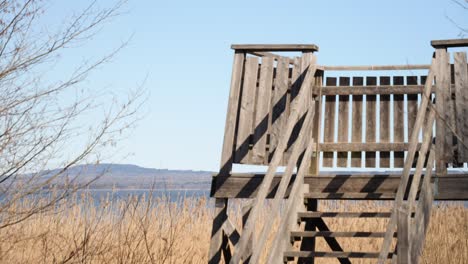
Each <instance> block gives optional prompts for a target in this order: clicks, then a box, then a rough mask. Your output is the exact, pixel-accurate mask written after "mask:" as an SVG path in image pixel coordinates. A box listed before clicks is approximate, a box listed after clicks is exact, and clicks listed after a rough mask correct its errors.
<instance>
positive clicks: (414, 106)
mask: <svg viewBox="0 0 468 264" xmlns="http://www.w3.org/2000/svg"><path fill="white" fill-rule="evenodd" d="M406 84H407V85H418V76H407V77H406ZM406 98H407V102H408V105H407V110H408V135H411V132H412V131H413V127H414V122H416V115H417V114H418V95H417V94H408V95H407V96H406Z"/></svg>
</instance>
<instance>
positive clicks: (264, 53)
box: [247, 51, 294, 64]
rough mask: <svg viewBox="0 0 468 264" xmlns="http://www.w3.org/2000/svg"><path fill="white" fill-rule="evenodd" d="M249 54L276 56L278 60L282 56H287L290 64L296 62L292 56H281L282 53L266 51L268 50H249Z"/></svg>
mask: <svg viewBox="0 0 468 264" xmlns="http://www.w3.org/2000/svg"><path fill="white" fill-rule="evenodd" d="M247 53H249V54H252V55H254V56H258V57H272V58H274V59H275V60H278V59H280V58H287V59H288V61H289V64H294V59H292V58H289V57H284V56H281V55H278V54H274V53H271V52H266V51H249V52H247Z"/></svg>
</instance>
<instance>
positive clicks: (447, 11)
mask: <svg viewBox="0 0 468 264" xmlns="http://www.w3.org/2000/svg"><path fill="white" fill-rule="evenodd" d="M461 1H463V0H461ZM55 2H56V3H53V4H51V9H50V10H51V13H52V14H54V13H57V14H66V11H68V10H71V9H74V8H80V7H81V5H82V3H79V4H77V3H73V4H72V3H71V2H70V1H55ZM73 2H81V1H73ZM83 2H85V1H83ZM104 3H106V4H107V1H104ZM75 5H76V6H75ZM78 5H80V6H78ZM124 11H126V12H125V13H124V14H123V15H121V16H120V17H117V18H116V19H114V20H113V21H112V23H108V24H106V25H105V26H104V27H103V29H102V31H101V32H100V33H99V35H98V36H96V37H95V38H94V39H93V40H92V41H91V42H90V43H89V44H88V45H86V46H85V47H80V48H77V49H76V50H73V52H72V53H70V54H69V56H70V58H65V59H66V61H68V63H70V65H72V64H73V63H75V62H76V60H77V59H83V58H87V57H89V58H93V57H98V56H99V55H102V54H104V53H106V52H108V51H110V50H112V47H116V46H118V44H119V43H120V42H121V41H123V40H125V39H126V38H127V37H128V36H130V35H132V34H133V38H132V39H131V42H130V44H129V45H128V46H127V47H126V48H125V49H124V50H123V51H122V52H121V53H120V54H119V55H118V56H117V57H116V58H115V59H114V60H113V61H112V63H110V64H108V65H106V66H105V67H103V68H101V69H99V70H98V71H97V72H96V73H95V74H93V75H91V76H90V79H89V81H88V82H87V83H86V84H87V85H91V86H93V87H92V89H96V91H98V90H100V89H101V87H105V89H107V90H109V89H110V90H113V89H115V90H116V91H117V90H124V89H126V88H129V87H134V86H136V85H137V84H138V83H140V82H141V80H142V79H144V78H145V76H146V75H148V78H147V81H146V84H145V86H146V88H147V89H148V90H149V91H150V97H149V100H148V101H147V105H146V106H145V109H144V110H145V113H146V114H145V117H144V119H143V120H142V121H141V122H140V123H139V126H138V127H137V128H136V130H135V131H134V132H133V133H132V134H131V135H130V137H128V138H127V139H125V140H124V141H122V142H120V143H119V145H120V147H121V151H122V155H121V156H123V155H124V154H126V153H133V155H131V156H129V157H127V158H126V159H122V158H119V155H118V156H115V157H114V158H113V160H111V162H119V163H132V164H137V165H140V166H145V167H153V168H161V167H162V168H170V169H196V170H217V168H218V166H219V159H220V152H221V147H222V146H221V145H222V138H223V130H224V120H225V114H226V106H227V97H228V92H229V82H230V74H231V66H232V54H233V52H232V50H230V45H231V44H232V43H306V44H307V43H313V44H316V45H318V46H319V47H320V51H319V52H318V61H319V63H320V64H326V65H365V64H373V65H379V64H405V63H416V64H427V63H430V58H431V54H432V51H433V50H432V47H431V46H430V45H429V42H430V40H432V39H445V38H456V37H457V35H458V33H459V30H458V29H457V28H456V27H455V26H454V25H453V24H452V23H451V22H450V21H449V20H448V19H447V18H446V15H447V16H450V17H452V19H453V20H455V21H457V22H458V23H460V24H462V25H464V26H465V27H466V26H467V25H468V16H467V15H468V12H467V11H466V10H463V9H462V8H460V7H459V6H458V5H456V4H455V3H453V2H451V1H450V0H440V1H434V0H432V1H422V0H418V1H401V0H399V1H375V0H373V1H232V2H230V3H228V2H227V1H202V0H199V1H149V0H130V1H129V3H128V4H127V5H126V6H125V7H124ZM52 20H53V19H52ZM52 20H51V21H52Z"/></svg>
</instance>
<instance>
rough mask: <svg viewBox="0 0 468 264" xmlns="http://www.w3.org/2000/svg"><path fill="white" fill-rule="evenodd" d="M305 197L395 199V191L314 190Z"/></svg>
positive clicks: (323, 198)
mask: <svg viewBox="0 0 468 264" xmlns="http://www.w3.org/2000/svg"><path fill="white" fill-rule="evenodd" d="M304 198H305V199H321V200H336V199H340V200H394V199H395V194H394V193H334V192H333V193H326V192H313V193H306V194H304Z"/></svg>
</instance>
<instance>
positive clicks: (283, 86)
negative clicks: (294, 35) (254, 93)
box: [269, 58, 289, 161]
mask: <svg viewBox="0 0 468 264" xmlns="http://www.w3.org/2000/svg"><path fill="white" fill-rule="evenodd" d="M288 78H289V65H288V58H281V59H279V60H278V64H277V66H276V78H275V89H274V91H273V103H272V104H273V105H272V110H271V112H272V120H271V123H272V127H271V133H270V148H269V149H270V150H269V161H270V160H271V158H272V157H273V155H274V153H275V150H276V147H277V146H278V141H279V139H280V137H281V130H282V129H283V127H284V126H285V125H286V121H287V118H288V111H287V110H288V109H287V106H288V105H289V102H288V99H289V93H288Z"/></svg>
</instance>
